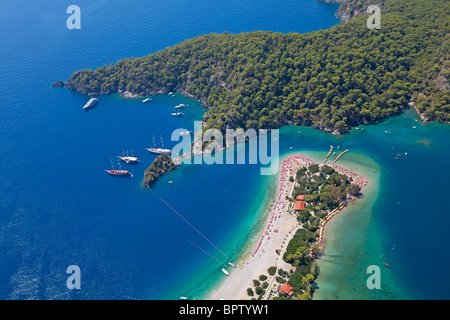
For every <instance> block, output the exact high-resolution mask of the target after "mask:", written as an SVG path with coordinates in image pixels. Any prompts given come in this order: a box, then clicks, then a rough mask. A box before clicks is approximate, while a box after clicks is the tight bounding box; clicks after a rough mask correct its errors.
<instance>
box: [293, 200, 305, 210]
mask: <svg viewBox="0 0 450 320" xmlns="http://www.w3.org/2000/svg"><path fill="white" fill-rule="evenodd" d="M305 205H306V202H305V201H296V202H295V207H294V210H295V211H299V210H303V209H305Z"/></svg>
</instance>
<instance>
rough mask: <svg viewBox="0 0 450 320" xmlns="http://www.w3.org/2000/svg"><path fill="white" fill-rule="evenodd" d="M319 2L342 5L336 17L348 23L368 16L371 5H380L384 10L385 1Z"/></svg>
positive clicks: (343, 0)
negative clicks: (356, 18)
mask: <svg viewBox="0 0 450 320" xmlns="http://www.w3.org/2000/svg"><path fill="white" fill-rule="evenodd" d="M316 1H317V2H325V3H336V4H340V6H339V9H338V10H337V11H336V13H335V15H336V17H337V18H338V19H339V20H341V21H342V22H347V21H349V20H350V19H352V18H354V17H359V16H362V15H366V14H367V12H366V10H367V8H368V7H369V6H370V5H378V6H380V8H384V3H385V0H377V1H372V0H316Z"/></svg>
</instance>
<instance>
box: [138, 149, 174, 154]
mask: <svg viewBox="0 0 450 320" xmlns="http://www.w3.org/2000/svg"><path fill="white" fill-rule="evenodd" d="M145 149H147V150H148V151H150V152H151V153H156V154H170V153H171V152H172V150H170V149H163V148H145Z"/></svg>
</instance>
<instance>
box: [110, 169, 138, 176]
mask: <svg viewBox="0 0 450 320" xmlns="http://www.w3.org/2000/svg"><path fill="white" fill-rule="evenodd" d="M105 171H106V172H108V173H109V174H110V175H112V176H119V177H128V176H130V175H131V176H132V174H131V173H130V171H127V170H105Z"/></svg>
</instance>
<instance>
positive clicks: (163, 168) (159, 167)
mask: <svg viewBox="0 0 450 320" xmlns="http://www.w3.org/2000/svg"><path fill="white" fill-rule="evenodd" d="M178 166H179V164H177V163H175V162H174V161H172V158H171V157H170V156H169V155H166V154H160V155H158V156H157V157H156V159H155V160H154V161H153V163H152V164H151V165H150V166H149V167H148V168H147V170H145V173H144V181H143V182H142V186H143V187H144V188H150V187H151V186H152V185H153V184H154V183H155V182H156V181H157V180H158V179H159V178H160V177H161V176H162V175H164V174H166V173H168V172H170V171H172V170H175V169H176V168H177V167H178Z"/></svg>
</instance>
